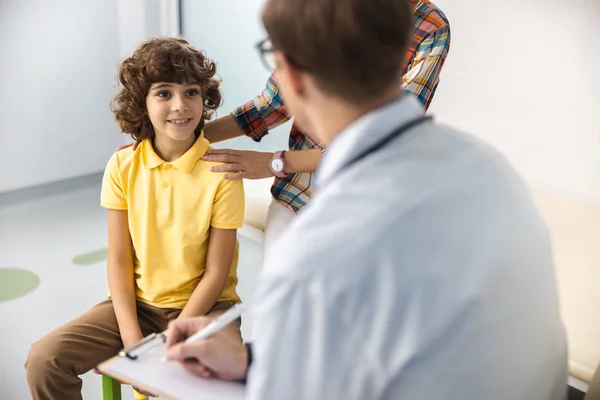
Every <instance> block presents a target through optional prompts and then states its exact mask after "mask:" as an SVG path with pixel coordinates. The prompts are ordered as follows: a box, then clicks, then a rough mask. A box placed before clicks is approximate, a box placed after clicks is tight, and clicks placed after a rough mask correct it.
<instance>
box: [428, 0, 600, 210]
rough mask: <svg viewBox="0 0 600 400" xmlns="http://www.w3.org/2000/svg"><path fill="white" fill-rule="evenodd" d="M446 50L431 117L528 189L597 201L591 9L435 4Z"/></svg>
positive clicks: (599, 129) (599, 153) (598, 100)
mask: <svg viewBox="0 0 600 400" xmlns="http://www.w3.org/2000/svg"><path fill="white" fill-rule="evenodd" d="M434 2H435V3H436V4H438V5H439V6H440V7H441V8H442V9H443V10H444V12H445V13H446V15H447V16H448V18H449V20H450V25H451V29H452V45H451V49H450V55H449V57H448V60H447V63H446V66H445V68H444V72H443V74H442V79H441V82H440V86H439V88H438V92H437V94H436V98H435V99H434V102H433V104H432V107H431V112H432V114H435V115H437V116H438V117H439V119H441V120H443V121H445V122H448V123H450V124H451V125H454V126H457V127H459V128H463V129H466V130H468V131H470V132H471V133H473V134H475V135H478V136H481V137H483V138H484V139H486V140H488V141H489V142H491V143H492V144H494V145H495V146H497V147H498V148H499V149H500V150H501V151H502V152H503V153H504V154H506V156H507V157H508V158H509V159H510V160H511V161H512V162H513V163H514V165H515V166H516V167H517V169H518V170H519V172H521V173H522V174H523V175H524V176H525V177H526V178H528V179H529V180H530V181H533V182H535V183H541V184H543V186H545V187H548V188H550V189H553V190H558V191H561V192H563V193H565V194H569V195H571V196H575V197H578V198H580V199H582V200H593V199H595V198H597V199H598V200H600V173H598V172H597V171H598V170H599V169H600V148H599V147H598V146H597V143H598V136H599V135H600V74H598V73H597V71H598V70H600V50H599V48H598V45H597V43H599V42H600V23H599V21H600V2H599V1H596V0H544V1H542V0H520V1H518V0H506V1H502V2H486V7H485V8H484V7H481V3H480V2H478V1H477V0H462V1H456V0H434Z"/></svg>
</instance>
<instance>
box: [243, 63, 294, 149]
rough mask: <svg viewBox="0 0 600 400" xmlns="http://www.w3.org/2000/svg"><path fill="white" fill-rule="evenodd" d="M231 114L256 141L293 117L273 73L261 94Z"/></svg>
mask: <svg viewBox="0 0 600 400" xmlns="http://www.w3.org/2000/svg"><path fill="white" fill-rule="evenodd" d="M231 115H232V116H233V118H235V121H236V122H237V124H238V125H239V127H240V128H241V129H242V130H243V131H244V133H245V134H246V135H247V136H249V137H250V138H252V139H253V140H254V141H256V142H260V141H261V139H262V138H263V137H264V136H265V135H267V134H268V133H269V129H273V128H276V127H277V126H279V125H281V124H283V123H284V122H286V121H288V120H289V119H290V118H291V116H290V115H288V111H287V108H286V107H285V105H284V104H283V100H282V99H281V95H280V94H279V86H278V85H277V81H276V80H275V78H274V77H273V75H271V76H270V77H269V80H268V81H267V84H266V85H265V89H264V90H263V91H262V93H261V94H260V95H258V96H256V97H255V98H254V99H253V100H250V101H248V102H246V103H245V104H243V105H242V106H240V107H238V108H236V109H235V110H233V111H232V113H231Z"/></svg>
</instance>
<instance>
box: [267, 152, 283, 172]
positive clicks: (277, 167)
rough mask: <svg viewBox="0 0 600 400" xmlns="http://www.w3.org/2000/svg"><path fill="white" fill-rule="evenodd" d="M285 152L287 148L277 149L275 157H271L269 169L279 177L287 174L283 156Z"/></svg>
mask: <svg viewBox="0 0 600 400" xmlns="http://www.w3.org/2000/svg"><path fill="white" fill-rule="evenodd" d="M284 153H285V150H279V151H276V152H275V154H273V158H271V161H270V162H269V169H270V170H271V172H273V174H275V176H276V177H278V178H284V177H286V176H287V174H286V173H285V166H286V163H285V159H284V158H283V154H284Z"/></svg>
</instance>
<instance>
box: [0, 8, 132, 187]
mask: <svg viewBox="0 0 600 400" xmlns="http://www.w3.org/2000/svg"><path fill="white" fill-rule="evenodd" d="M0 59H1V60H2V64H1V67H0V68H1V73H0V87H1V88H2V92H3V93H4V99H3V101H2V104H3V106H2V107H0V192H4V191H8V190H12V189H19V188H23V187H27V186H31V185H36V184H40V183H46V182H52V181H57V180H60V179H65V178H70V177H75V176H79V175H84V174H89V173H92V172H97V171H101V170H102V169H103V167H104V164H105V163H106V161H107V158H108V156H109V155H110V153H111V151H113V150H114V148H115V146H116V145H118V144H119V143H121V138H120V134H119V131H118V129H117V128H116V126H115V125H114V123H113V122H112V116H111V113H110V110H109V102H110V95H111V91H112V88H113V86H114V75H115V65H116V63H117V61H118V59H119V47H118V31H117V6H116V1H115V0H87V1H85V2H81V1H75V0H9V1H8V4H7V5H6V6H5V9H4V10H3V16H2V23H1V24H0Z"/></svg>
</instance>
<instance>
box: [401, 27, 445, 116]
mask: <svg viewBox="0 0 600 400" xmlns="http://www.w3.org/2000/svg"><path fill="white" fill-rule="evenodd" d="M449 48H450V28H449V27H448V26H444V27H441V28H439V29H437V30H436V31H435V32H433V33H431V34H430V35H428V36H427V37H426V38H425V39H424V40H423V41H421V43H420V44H419V46H418V48H417V50H416V53H415V57H414V59H413V61H412V62H411V64H410V65H409V66H408V69H407V71H406V73H405V74H404V76H403V77H402V89H403V90H404V91H408V92H410V93H412V94H414V95H415V96H416V97H417V99H418V100H419V101H420V102H421V104H423V107H424V108H425V110H427V109H428V108H429V104H430V103H431V99H432V98H433V95H434V93H435V89H436V88H437V85H438V82H439V80H440V79H439V78H440V72H441V70H442V66H443V65H444V61H446V57H447V56H448V50H449Z"/></svg>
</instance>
